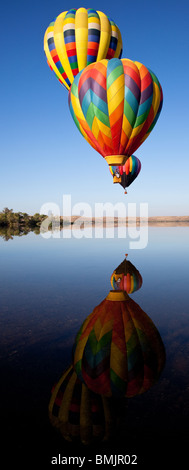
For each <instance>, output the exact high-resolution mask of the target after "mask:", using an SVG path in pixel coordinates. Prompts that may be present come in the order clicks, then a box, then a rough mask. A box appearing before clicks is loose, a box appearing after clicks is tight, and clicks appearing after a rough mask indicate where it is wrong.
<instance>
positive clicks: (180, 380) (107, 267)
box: [0, 227, 189, 468]
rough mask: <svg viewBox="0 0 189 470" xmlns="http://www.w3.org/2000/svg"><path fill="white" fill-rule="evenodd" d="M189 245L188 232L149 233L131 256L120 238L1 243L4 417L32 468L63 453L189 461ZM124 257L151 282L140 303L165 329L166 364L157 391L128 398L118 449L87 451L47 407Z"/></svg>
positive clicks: (11, 443) (11, 444) (8, 436)
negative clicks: (62, 431) (59, 427)
mask: <svg viewBox="0 0 189 470" xmlns="http://www.w3.org/2000/svg"><path fill="white" fill-rule="evenodd" d="M188 239H189V228H188V227H167V228H166V227H150V228H149V242H148V245H147V247H146V248H145V249H143V250H129V242H128V240H127V239H120V238H119V239H118V238H103V239H95V238H84V237H83V238H81V239H76V238H75V237H73V236H72V237H71V238H70V239H69V238H68V239H63V238H62V237H61V238H49V239H44V238H42V237H41V235H37V234H34V233H29V234H27V235H26V236H22V237H18V236H14V237H13V239H9V240H8V241H5V240H4V239H3V238H1V239H0V259H1V265H0V277H1V283H0V310H1V314H0V323H1V330H0V331H1V343H0V361H1V378H2V385H1V395H2V397H1V406H2V411H1V415H2V417H3V418H4V420H5V426H4V428H3V429H4V437H5V445H6V447H7V449H12V452H11V453H12V457H14V458H15V459H19V462H20V464H21V466H23V468H24V464H25V463H26V461H27V458H28V456H30V458H32V457H33V460H34V462H36V461H37V459H38V462H41V467H40V468H48V465H49V468H51V465H50V460H51V457H52V456H53V455H58V453H61V454H62V455H73V456H74V455H76V456H77V455H90V456H91V455H93V454H94V455H95V453H101V454H103V453H106V454H108V453H114V454H116V453H121V454H126V453H132V454H133V453H134V454H137V455H138V463H140V465H141V468H142V465H144V464H146V465H147V464H153V463H154V461H153V460H152V459H154V455H155V454H156V459H159V461H160V462H162V458H163V457H162V456H163V455H164V459H165V454H163V452H164V451H165V450H166V460H167V462H170V460H172V459H173V461H174V459H176V458H177V459H181V460H182V458H183V456H184V453H185V452H186V443H187V442H188V437H189V433H188V414H189V379H188V377H189V341H188V338H189V308H188V265H189V245H188ZM125 253H128V259H129V260H130V261H131V263H133V264H134V266H135V267H136V268H137V269H138V270H139V272H140V274H141V276H142V279H143V283H142V287H141V288H140V290H138V291H136V292H134V293H132V294H131V297H132V298H133V300H134V301H135V302H137V303H138V304H139V305H140V307H141V308H142V309H143V310H144V311H145V312H146V313H147V315H148V316H149V317H150V318H151V320H152V321H153V323H154V325H155V326H156V328H157V329H158V331H159V333H160V335H161V339H162V341H163V344H164V347H165V351H166V363H165V367H164V369H163V371H162V374H161V376H160V378H159V381H158V383H156V384H155V385H154V386H153V387H152V388H151V389H150V390H148V391H147V392H145V393H144V394H142V395H140V396H137V397H134V398H131V399H128V408H127V413H126V417H125V421H124V426H123V427H122V429H121V430H120V436H119V439H118V440H117V441H116V440H115V441H114V445H113V444H112V443H111V446H110V445H109V444H108V443H106V444H99V445H98V448H96V447H94V448H93V447H92V448H91V447H90V448H89V449H86V448H83V446H81V447H80V446H79V447H78V446H76V445H75V444H68V443H66V442H65V441H64V440H63V438H62V437H61V436H60V435H59V433H58V432H57V431H56V430H55V429H54V428H53V427H52V426H51V424H50V423H49V419H48V403H49V399H50V396H51V389H52V386H53V385H54V383H55V382H57V380H58V379H59V378H60V376H61V375H62V373H63V371H64V369H65V368H66V367H67V366H68V365H69V364H70V362H71V359H72V346H73V342H74V340H75V335H76V333H77V332H78V330H79V328H80V326H81V324H82V322H83V321H84V319H85V318H86V317H87V316H88V315H89V314H90V313H91V312H92V310H93V309H94V307H95V306H97V305H98V304H99V303H100V302H101V301H102V300H103V299H104V298H105V297H106V295H107V294H108V292H109V290H110V289H111V284H110V277H111V274H112V272H113V271H114V269H115V268H116V267H117V266H118V265H119V264H120V263H121V262H122V261H123V259H124V257H125ZM152 451H153V452H152ZM154 453H155V454H154ZM164 461H165V460H164ZM21 468H22V467H21ZM86 468H87V467H86Z"/></svg>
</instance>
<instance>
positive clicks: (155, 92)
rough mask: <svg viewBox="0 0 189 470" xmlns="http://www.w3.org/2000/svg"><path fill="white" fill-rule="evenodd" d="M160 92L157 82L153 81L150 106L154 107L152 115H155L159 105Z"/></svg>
mask: <svg viewBox="0 0 189 470" xmlns="http://www.w3.org/2000/svg"><path fill="white" fill-rule="evenodd" d="M160 99H161V93H160V89H159V87H158V85H157V83H155V82H153V100H152V106H153V109H154V116H156V114H157V111H158V108H159V105H160Z"/></svg>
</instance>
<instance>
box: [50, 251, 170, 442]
mask: <svg viewBox="0 0 189 470" xmlns="http://www.w3.org/2000/svg"><path fill="white" fill-rule="evenodd" d="M126 257H127V255H126ZM111 284H112V287H113V289H114V290H111V291H110V292H109V294H108V295H107V297H106V298H105V299H104V300H103V301H102V302H101V303H100V304H99V305H98V306H96V307H95V308H94V310H93V312H92V313H91V314H90V315H89V316H88V317H87V318H86V320H85V321H84V322H83V325H82V326H81V328H80V331H79V332H78V334H77V336H76V340H75V343H74V345H73V353H72V364H71V365H70V367H68V369H67V370H66V371H64V373H63V375H62V377H61V378H60V380H59V381H58V383H57V384H56V385H55V387H54V388H53V390H52V395H51V399H50V403H49V417H50V421H51V423H52V424H53V425H54V426H55V427H57V428H58V429H59V430H60V431H61V433H62V436H63V437H64V438H65V439H66V440H69V441H77V440H80V441H81V442H82V443H83V444H90V443H91V442H93V441H94V440H95V441H96V440H109V439H110V438H112V437H113V436H115V433H117V432H118V431H119V425H120V422H121V421H122V418H123V416H124V413H125V408H126V405H127V398H131V397H134V396H136V395H140V394H142V393H144V392H146V391H147V390H149V389H150V388H151V387H152V386H153V385H154V384H155V383H156V382H157V381H158V379H159V377H160V374H161V372H162V370H163V367H164V364H165V349H164V345H163V342H162V340H161V337H160V334H159V332H158V330H157V328H156V327H155V325H154V323H153V322H152V320H151V319H150V318H149V316H148V315H147V314H146V313H145V312H144V311H143V310H142V309H141V308H140V306H139V305H138V304H137V303H136V302H134V300H132V299H131V298H130V297H129V295H128V292H129V293H133V292H135V291H136V290H138V289H139V288H140V287H141V285H142V277H141V275H140V273H139V271H138V270H137V269H136V268H135V266H134V265H133V264H132V263H130V262H129V261H128V260H127V258H126V259H125V260H124V261H123V262H122V263H121V264H120V265H119V266H118V267H117V268H116V269H115V270H114V272H113V274H112V276H111Z"/></svg>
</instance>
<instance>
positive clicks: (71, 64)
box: [44, 8, 122, 90]
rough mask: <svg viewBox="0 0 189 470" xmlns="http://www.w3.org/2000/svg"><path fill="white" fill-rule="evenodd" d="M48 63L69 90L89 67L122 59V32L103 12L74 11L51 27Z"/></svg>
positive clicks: (47, 42)
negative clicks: (116, 58) (102, 61)
mask: <svg viewBox="0 0 189 470" xmlns="http://www.w3.org/2000/svg"><path fill="white" fill-rule="evenodd" d="M44 51H45V54H46V57H47V63H48V65H49V67H50V68H51V70H53V71H54V72H55V75H56V77H57V78H58V80H59V81H60V83H62V84H63V85H64V86H65V88H67V89H68V90H69V88H70V86H71V83H72V82H73V80H74V77H75V76H76V75H77V74H78V72H79V71H80V70H83V69H84V68H85V67H86V66H87V65H89V64H91V63H93V62H96V61H99V60H102V59H105V58H107V59H111V58H112V57H121V54H122V39H121V33H120V31H119V28H118V27H117V26H116V24H115V23H114V21H113V20H110V19H109V18H108V17H107V16H106V15H105V14H104V13H102V12H101V11H96V10H93V9H92V8H89V9H85V8H79V9H75V8H72V9H71V10H69V11H64V12H63V13H61V14H60V15H59V16H58V17H57V18H56V19H55V20H54V21H52V22H51V23H50V25H49V26H48V28H47V30H46V32H45V36H44Z"/></svg>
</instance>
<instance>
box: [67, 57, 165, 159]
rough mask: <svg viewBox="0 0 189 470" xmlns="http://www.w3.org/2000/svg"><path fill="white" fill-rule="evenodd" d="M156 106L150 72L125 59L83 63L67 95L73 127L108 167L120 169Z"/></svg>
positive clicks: (157, 92)
mask: <svg viewBox="0 0 189 470" xmlns="http://www.w3.org/2000/svg"><path fill="white" fill-rule="evenodd" d="M162 103H163V94H162V88H161V85H160V83H159V81H158V79H157V77H156V76H155V74H154V73H153V72H151V71H150V70H148V69H147V67H145V65H143V64H141V63H139V62H134V61H132V60H129V59H121V60H120V59H115V58H113V59H110V60H106V59H104V60H101V61H99V62H96V63H94V64H91V65H89V66H88V67H86V68H85V69H84V70H83V71H81V72H80V73H79V74H78V75H77V76H76V77H75V79H74V81H73V83H72V86H71V88H70V92H69V108H70V112H71V115H72V117H73V119H74V122H75V124H76V125H77V127H78V129H79V130H80V132H81V134H82V135H83V136H84V137H85V139H86V140H87V141H88V142H89V143H90V145H91V146H92V147H93V148H94V149H95V150H97V152H99V153H100V154H101V155H102V156H103V157H104V158H105V160H106V161H107V163H108V164H109V165H110V166H116V165H118V166H121V165H124V163H125V162H126V160H127V159H128V158H129V157H130V156H131V155H132V154H133V153H134V152H135V151H136V150H137V148H138V147H140V145H141V144H142V143H143V142H144V141H145V139H146V138H147V137H148V135H149V134H150V132H151V131H152V129H153V127H154V125H155V123H156V122H157V119H158V117H159V114H160V111H161V108H162Z"/></svg>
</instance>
